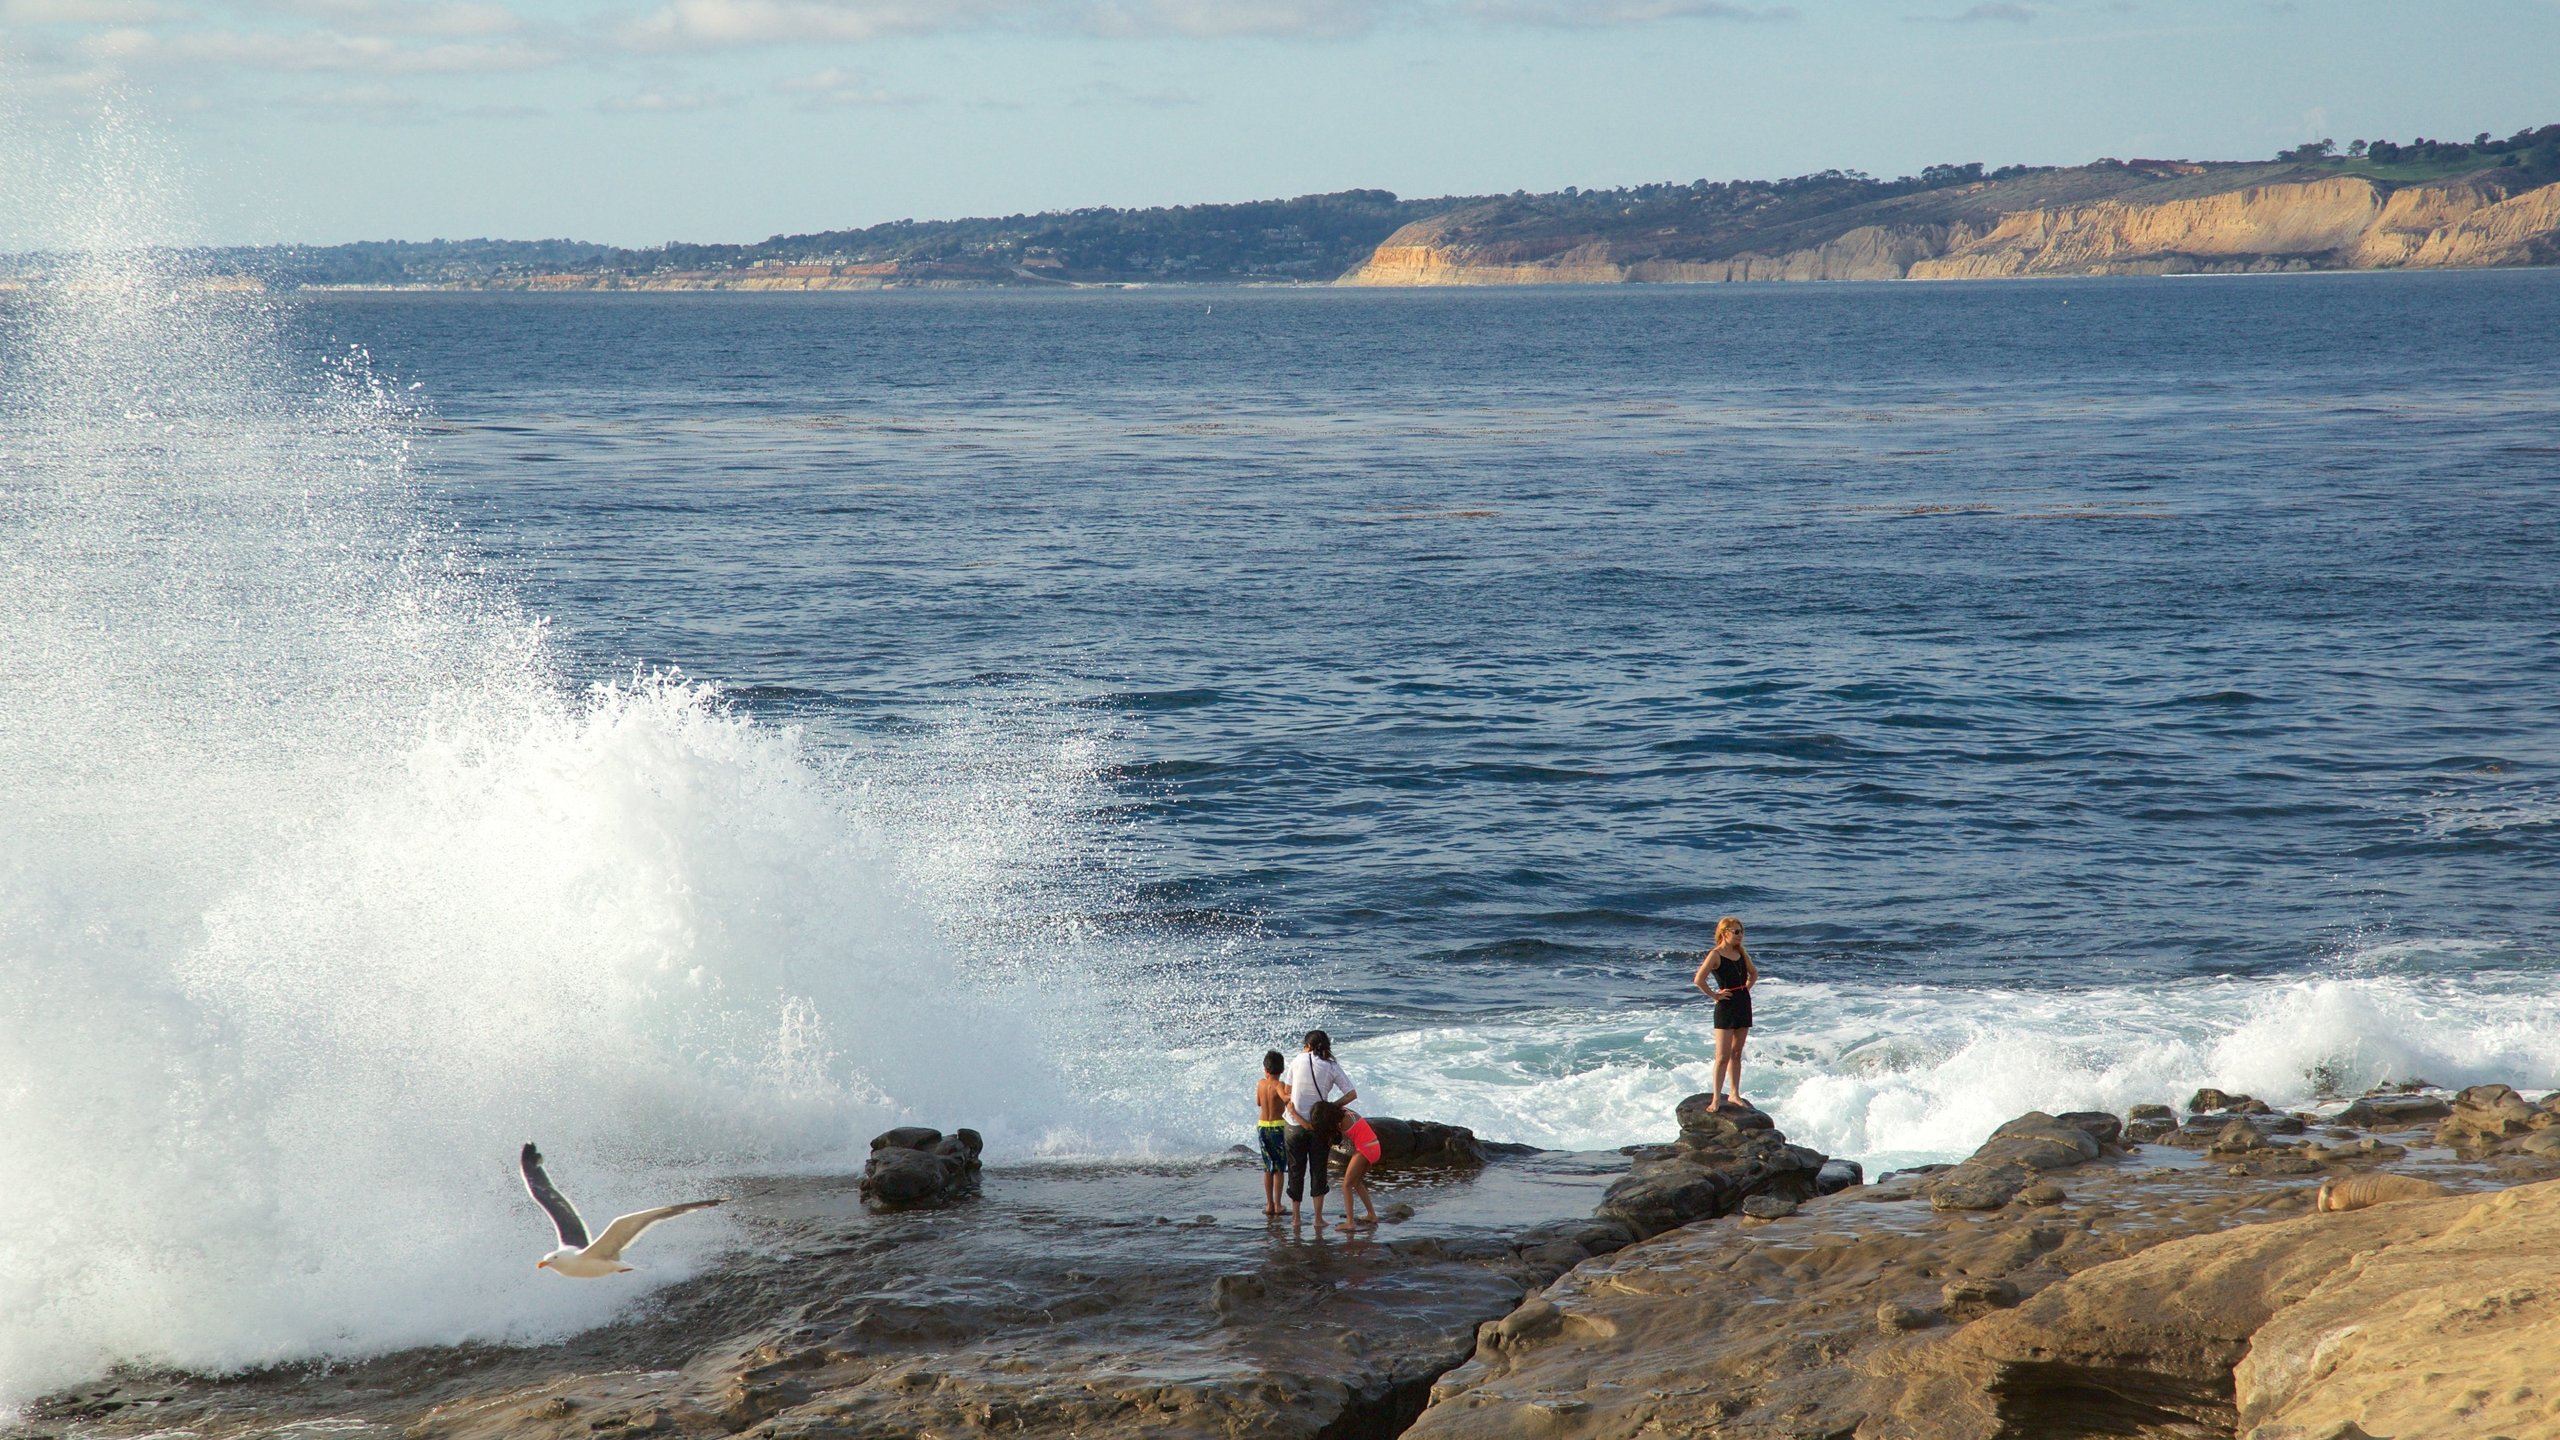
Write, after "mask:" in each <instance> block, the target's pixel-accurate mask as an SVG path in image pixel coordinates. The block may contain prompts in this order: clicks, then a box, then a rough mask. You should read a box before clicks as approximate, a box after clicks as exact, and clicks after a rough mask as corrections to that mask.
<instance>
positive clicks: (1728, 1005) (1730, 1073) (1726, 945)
mask: <svg viewBox="0 0 2560 1440" xmlns="http://www.w3.org/2000/svg"><path fill="white" fill-rule="evenodd" d="M1689 983H1690V984H1692V985H1695V986H1697V987H1698V988H1699V989H1700V990H1702V991H1704V992H1706V994H1707V996H1708V998H1710V999H1712V1000H1714V1001H1715V1002H1716V1065H1715V1071H1714V1073H1713V1076H1712V1080H1713V1083H1714V1087H1715V1093H1714V1094H1713V1095H1712V1096H1711V1097H1710V1098H1709V1099H1708V1101H1707V1108H1708V1109H1710V1110H1722V1109H1723V1108H1724V1102H1725V1096H1726V1095H1727V1094H1728V1093H1730V1094H1731V1095H1732V1097H1733V1103H1734V1104H1736V1105H1739V1106H1741V1107H1742V1108H1743V1109H1745V1110H1748V1109H1750V1108H1751V1102H1750V1101H1748V1100H1745V1099H1743V1098H1742V1045H1743V1042H1744V1041H1746V1040H1748V1039H1750V1038H1751V987H1752V986H1754V985H1757V984H1759V983H1760V967H1759V966H1757V965H1754V964H1752V963H1751V952H1750V951H1748V950H1745V949H1743V948H1742V922H1741V921H1740V920H1737V919H1735V918H1734V917H1733V916H1731V915H1727V916H1726V917H1724V918H1723V919H1721V920H1719V921H1717V922H1716V943H1715V948H1714V949H1712V950H1709V951H1708V952H1707V955H1706V958H1705V959H1704V960H1701V961H1699V962H1698V973H1697V974H1695V975H1692V976H1690V977H1689Z"/></svg>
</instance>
